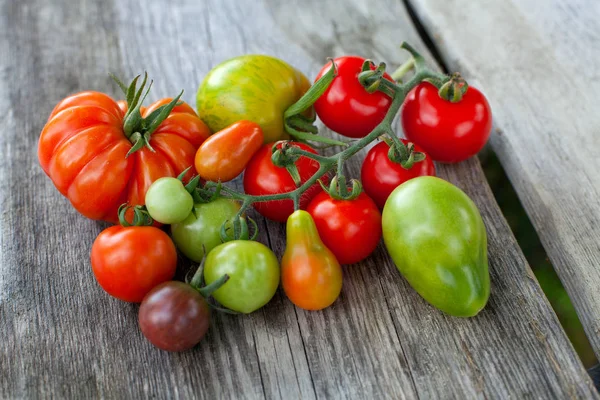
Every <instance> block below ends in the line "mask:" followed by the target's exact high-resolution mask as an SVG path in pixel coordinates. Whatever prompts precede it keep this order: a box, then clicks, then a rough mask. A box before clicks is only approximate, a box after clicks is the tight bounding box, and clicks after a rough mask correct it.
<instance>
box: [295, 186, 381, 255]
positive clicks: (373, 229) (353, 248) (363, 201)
mask: <svg viewBox="0 0 600 400" xmlns="http://www.w3.org/2000/svg"><path fill="white" fill-rule="evenodd" d="M306 211H307V212H308V213H309V214H310V215H311V216H312V217H313V220H314V222H315V225H316V227H317V230H318V232H319V237H320V238H321V240H322V241H323V243H324V244H325V246H327V248H328V249H329V250H331V252H332V253H333V254H334V255H335V257H336V258H337V260H338V261H339V262H340V264H354V263H357V262H359V261H362V260H364V259H365V258H367V257H368V256H369V255H370V254H371V253H372V252H373V251H374V250H375V248H376V247H377V244H378V243H379V240H380V239H381V213H380V212H379V210H378V209H377V205H376V204H375V203H374V202H373V200H371V198H370V197H369V196H368V195H367V194H366V193H364V192H362V193H360V195H358V197H356V198H354V199H351V200H344V199H335V198H332V197H331V196H330V195H329V193H327V192H325V191H323V192H321V193H319V194H318V195H317V196H315V198H314V199H313V200H312V201H311V202H310V204H309V205H308V207H307V208H306Z"/></svg>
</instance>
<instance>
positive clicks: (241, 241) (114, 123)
mask: <svg viewBox="0 0 600 400" xmlns="http://www.w3.org/2000/svg"><path fill="white" fill-rule="evenodd" d="M334 62H335V66H336V67H337V71H336V75H335V78H334V79H333V81H332V82H331V84H330V85H329V87H328V88H327V89H326V90H325V91H324V93H323V94H322V95H321V96H320V97H319V98H318V99H317V100H316V102H315V103H314V110H315V111H316V113H317V115H318V116H319V118H320V119H321V121H323V123H324V124H325V125H326V126H327V127H329V128H330V129H331V130H333V131H335V132H337V133H339V134H341V135H344V136H346V137H350V138H362V137H365V136H366V135H368V134H369V133H370V132H371V131H372V130H373V129H374V128H375V127H376V126H377V125H378V124H380V123H381V121H382V120H383V119H384V118H385V117H386V115H387V113H388V110H389V108H390V105H391V103H392V99H391V98H390V96H389V95H387V94H386V93H383V92H380V91H375V92H373V93H370V92H368V91H367V90H366V89H365V87H364V86H363V85H362V84H361V83H360V82H359V80H358V79H357V75H358V73H359V72H360V70H361V67H362V66H363V65H364V62H365V60H364V59H362V58H359V57H341V58H338V59H336V60H334ZM329 68H331V65H326V66H325V67H324V68H323V70H322V71H321V73H320V74H319V76H317V80H318V79H319V78H320V77H321V76H322V75H323V74H326V73H327V72H328V71H329ZM384 79H387V80H389V81H390V82H393V80H392V78H391V77H390V76H389V75H387V74H385V75H384ZM117 82H118V83H119V85H120V86H121V88H122V89H123V92H124V94H125V97H126V101H119V102H117V101H115V100H113V99H112V98H110V97H109V96H107V95H105V94H102V93H98V92H83V93H79V94H76V95H73V96H70V97H68V98H66V99H64V100H63V101H61V102H60V103H59V104H58V105H57V106H56V107H55V109H54V110H53V111H52V113H51V115H50V117H49V120H48V122H47V124H46V126H45V127H44V129H43V131H42V133H41V137H40V141H39V149H38V155H39V160H40V163H41V166H42V168H43V169H44V171H45V172H46V173H47V174H48V176H49V177H50V178H51V179H52V181H53V182H54V184H55V186H56V187H57V189H58V190H59V191H60V192H61V193H62V194H63V195H64V196H66V197H67V198H68V199H69V200H70V201H71V203H72V205H73V206H74V207H75V208H76V209H77V210H78V211H79V212H80V213H81V214H83V215H84V216H86V217H89V218H92V219H97V220H105V221H110V222H120V224H119V225H115V226H112V227H109V228H107V229H106V230H104V231H103V232H101V233H100V235H99V236H98V237H97V239H96V240H95V242H94V244H93V246H92V251H91V264H92V269H93V272H94V275H95V277H96V279H97V281H98V283H99V284H100V285H101V286H102V288H103V289H104V290H105V291H106V292H108V293H109V294H110V295H112V296H114V297H116V298H119V299H121V300H124V301H128V302H141V306H140V310H139V324H140V328H141V330H142V332H143V333H144V335H145V336H146V337H147V338H148V339H149V340H150V341H151V342H152V343H153V344H154V345H156V346H157V347H159V348H162V349H165V350H171V351H180V350H185V349H187V348H190V347H192V346H194V345H195V344H196V343H198V342H199V341H200V340H201V339H202V337H203V336H204V335H205V334H206V332H207V329H208V326H209V314H210V313H209V306H212V307H215V308H220V307H224V308H225V309H227V310H230V311H233V312H240V313H250V312H253V311H255V310H257V309H259V308H260V307H262V306H264V305H265V304H266V303H268V302H269V301H270V299H271V298H272V297H273V296H274V294H275V293H276V290H277V288H278V287H279V284H280V282H281V285H282V287H283V289H284V292H285V294H286V295H287V296H288V297H289V299H290V300H291V301H292V302H293V303H294V304H296V305H297V306H299V307H302V308H305V309H309V310H319V309H323V308H325V307H328V306H329V305H331V304H332V303H333V302H334V301H335V300H336V299H337V297H338V296H339V294H340V292H341V288H342V269H341V267H340V264H353V263H357V262H359V261H361V260H363V259H365V258H366V257H368V256H369V255H370V254H371V253H372V252H373V251H374V249H375V247H376V246H377V244H378V242H379V241H380V239H381V236H382V227H383V236H384V239H385V243H386V246H387V247H388V250H389V251H390V254H391V255H392V258H393V259H394V261H396V264H397V265H398V264H399V262H398V259H400V258H403V257H408V256H409V255H410V257H412V258H411V260H412V261H406V260H404V261H402V262H401V263H403V264H404V265H409V266H410V265H414V260H420V261H421V262H428V260H425V259H424V257H425V256H424V255H423V252H424V251H425V252H428V251H432V253H435V252H437V251H439V250H440V247H439V244H438V247H437V248H435V243H434V244H431V243H430V244H429V245H430V246H433V247H430V248H425V247H423V245H420V246H421V249H420V250H419V251H417V250H415V251H412V250H411V246H412V244H411V243H400V241H402V240H403V238H406V237H410V239H407V240H408V241H410V240H412V241H415V240H418V239H415V238H416V237H418V236H419V235H422V232H423V225H422V223H423V219H427V218H432V216H433V215H438V216H439V218H440V219H439V220H438V221H437V222H436V223H437V226H436V227H435V229H439V230H441V234H442V235H446V239H447V240H449V241H451V242H452V246H454V250H448V249H446V250H445V251H442V253H443V254H444V256H446V257H455V258H456V259H457V260H458V261H459V262H460V261H461V260H462V259H464V258H469V257H470V255H471V254H472V253H473V252H474V251H476V252H479V255H481V253H482V251H481V249H475V248H474V247H473V246H477V245H479V247H481V245H482V243H481V241H482V240H483V242H485V229H483V233H482V230H481V226H482V223H481V222H480V221H481V218H480V217H479V214H478V212H477V210H476V207H475V206H474V205H473V204H472V202H470V200H469V199H468V198H467V197H466V195H464V193H462V192H461V191H460V190H458V189H457V188H454V187H453V186H452V185H450V184H448V183H446V182H443V181H441V180H438V179H436V180H435V181H428V180H425V181H420V183H419V184H418V186H419V187H417V188H414V187H410V186H407V185H406V184H405V185H402V184H403V183H404V182H407V181H409V180H411V182H416V181H417V179H414V180H412V178H416V177H419V176H433V175H435V168H434V164H433V160H437V161H443V162H456V161H461V160H464V159H466V158H468V157H470V156H472V155H474V154H475V153H477V152H478V151H479V150H480V149H481V148H482V147H483V145H484V144H485V142H486V141H487V138H488V136H489V132H490V129H491V114H490V109H489V105H488V104H487V101H486V100H485V98H484V97H483V95H482V94H481V93H480V92H479V91H477V90H476V89H475V88H469V90H468V91H466V93H464V95H463V96H462V99H461V101H460V102H456V103H453V102H449V101H447V100H445V99H443V98H441V97H440V95H439V94H438V89H437V88H436V87H435V86H434V85H432V84H431V83H420V84H418V85H417V86H416V87H415V88H414V89H413V90H411V91H410V93H408V95H407V96H406V99H405V101H404V104H403V106H402V110H401V124H402V128H403V131H404V133H405V135H406V138H407V140H403V143H404V144H408V143H409V141H410V142H412V143H415V146H414V151H416V152H421V153H423V154H425V158H424V159H422V160H419V161H418V162H415V163H414V165H413V166H412V167H410V168H408V169H407V168H406V166H405V165H401V164H400V163H398V162H397V161H395V160H394V157H393V156H391V155H390V146H392V147H393V146H394V143H393V141H391V140H384V141H382V142H381V143H379V144H377V145H376V146H374V147H373V148H372V149H371V150H370V151H369V152H368V154H367V156H366V158H365V160H364V162H363V165H362V170H361V180H362V187H363V188H364V192H360V190H359V191H355V192H356V193H353V194H349V193H348V191H347V189H346V188H345V187H344V188H343V190H342V192H343V193H344V194H343V195H336V194H335V193H334V192H333V191H329V190H325V189H326V188H325V185H324V184H323V185H322V186H321V185H320V184H319V183H314V184H313V185H312V186H310V188H308V190H306V191H304V192H303V193H302V195H301V196H300V198H299V201H298V203H299V208H300V209H299V210H296V211H295V210H294V205H295V204H294V201H293V200H292V199H290V198H287V199H278V200H269V201H260V202H259V201H257V202H254V201H253V202H252V205H253V206H254V208H255V209H256V210H257V211H258V212H259V213H260V214H262V215H263V216H264V217H266V218H268V219H271V220H274V221H279V222H286V223H287V246H286V250H285V253H284V254H283V258H282V261H281V266H280V264H279V262H278V259H277V257H276V255H275V254H274V253H273V252H272V251H271V250H270V249H269V248H268V247H266V246H264V245H263V244H261V243H259V242H256V241H253V240H247V239H248V237H249V228H248V226H249V224H248V221H247V220H246V219H247V218H246V217H245V215H244V213H243V212H242V211H244V209H241V208H240V207H243V203H244V201H243V200H244V197H239V196H238V198H236V197H235V196H229V198H228V196H227V193H234V192H233V191H232V190H229V189H228V190H226V189H225V188H223V190H222V192H221V194H220V193H219V191H218V190H217V191H216V193H215V192H214V191H213V193H212V195H210V194H211V193H210V192H209V190H208V189H206V188H208V187H209V185H205V183H206V182H209V183H210V182H219V185H218V187H219V188H220V184H221V183H225V182H228V181H231V180H233V179H235V178H236V177H238V176H239V175H240V174H241V173H242V172H243V173H244V176H243V186H244V192H245V195H244V196H271V195H277V194H281V193H289V192H292V191H294V190H296V189H297V188H298V187H299V186H300V185H302V184H304V183H305V182H307V181H308V180H309V179H311V177H313V176H314V174H315V173H317V172H318V171H319V170H320V163H319V161H318V158H315V157H309V156H305V155H302V156H300V157H296V158H295V159H293V160H292V161H293V168H292V169H290V168H286V167H283V166H281V165H278V163H276V162H275V160H274V153H275V152H277V150H282V149H284V148H289V147H294V148H297V149H301V150H303V151H305V152H306V154H309V155H310V154H315V155H317V151H316V150H315V149H314V148H312V147H311V146H309V145H308V144H306V143H301V142H294V141H288V139H289V136H288V134H287V132H286V129H285V125H286V122H285V120H284V113H285V110H286V109H288V108H289V107H290V106H291V105H293V104H294V103H295V102H296V101H298V100H299V99H300V98H301V97H302V95H303V94H304V93H305V92H306V91H307V90H308V89H309V88H310V86H311V85H310V83H309V81H308V80H307V79H306V77H304V75H302V74H301V73H300V72H298V71H297V70H296V69H294V68H293V67H291V66H289V65H288V64H287V63H285V62H283V61H281V60H278V59H275V58H272V57H267V56H242V57H237V58H234V59H232V60H228V61H226V62H224V63H222V64H220V65H219V66H217V67H216V68H215V69H213V70H212V71H211V72H210V73H209V74H208V75H207V76H206V78H205V79H204V81H203V83H202V84H201V85H200V88H199V90H198V98H197V107H198V114H196V112H195V111H194V110H193V109H192V108H191V107H190V106H189V105H187V104H186V103H184V102H181V101H179V96H178V97H176V98H174V99H163V100H160V101H158V102H156V103H154V104H152V105H151V106H149V107H147V108H146V107H143V106H142V103H143V100H144V98H145V97H146V95H147V90H145V88H146V77H144V80H143V82H141V85H140V87H139V88H138V82H139V77H138V78H136V79H135V80H134V81H133V82H132V83H131V84H130V85H129V86H126V85H124V84H123V83H121V82H120V81H117ZM309 112H310V110H309ZM306 120H307V121H310V119H309V118H307V119H306ZM211 132H214V133H213V134H211ZM191 166H192V167H193V168H192V169H190V167H191ZM194 169H195V173H194V171H193V170H194ZM338 173H340V171H338ZM334 179H337V178H334ZM326 180H327V176H324V177H323V182H326ZM438 181H440V182H438ZM323 182H321V183H323ZM441 182H443V183H441ZM343 185H344V186H345V183H343ZM400 185H402V187H406V188H407V189H406V190H404V192H401V191H399V190H398V187H399V186H400ZM446 185H448V186H450V187H448V186H446ZM413 186H414V185H413ZM213 188H214V186H213ZM390 196H391V197H390ZM461 196H463V197H461ZM231 197H233V198H231ZM388 198H389V200H388ZM432 199H433V200H432ZM432 201H433V203H432ZM448 201H451V202H453V205H452V207H453V209H450V208H452V207H447V206H445V205H444V202H448ZM390 202H392V203H394V204H393V206H388V205H386V203H387V204H390ZM240 203H242V204H240ZM384 206H385V208H384ZM416 208H418V209H419V210H421V211H417V212H415V210H416ZM381 210H383V221H382V214H381ZM453 213H454V214H455V217H453V218H454V219H453V220H452V221H450V222H449V223H448V224H446V225H444V222H443V219H444V218H445V217H444V215H454V214H453ZM461 218H462V220H461ZM459 220H460V221H459ZM440 221H441V222H440ZM236 224H237V226H236ZM406 224H410V225H411V226H412V227H414V229H413V231H412V232H407V231H406V230H404V231H402V232H400V231H399V229H400V226H401V225H406ZM453 224H454V225H453ZM456 224H458V226H459V228H458V230H459V231H460V230H461V229H462V232H463V233H460V232H459V233H456V232H455V233H451V232H450V231H451V230H452V229H455V230H456V229H457V228H456V226H455V225H456ZM166 225H169V230H170V236H169V235H168V234H167V233H166V232H165V231H166V229H165V227H166ZM465 227H466V228H465ZM471 228H472V229H471ZM419 229H420V231H419ZM228 232H230V233H231V232H236V233H235V234H234V235H231V237H228ZM386 233H389V234H388V236H389V238H388V237H386ZM482 234H483V239H482V237H481V235H482ZM452 235H459V236H460V235H462V236H460V237H458V236H457V240H459V241H460V240H463V241H465V240H466V241H467V242H469V243H471V245H470V246H471V248H464V249H462V250H461V249H460V245H457V241H456V240H454V241H453V239H452V237H451V236H452ZM469 235H478V236H477V237H474V236H473V237H470V236H469ZM421 239H422V240H423V241H427V240H430V239H431V238H427V237H422V238H421ZM472 239H475V240H472ZM457 246H458V248H459V249H458V250H456V249H457ZM483 246H484V247H485V243H483ZM413 247H414V246H413ZM177 249H178V250H179V251H180V252H181V253H182V254H183V255H185V256H186V257H188V258H189V259H190V260H192V261H194V262H197V263H201V268H199V270H198V271H197V272H196V274H195V275H194V277H193V278H192V279H191V281H189V282H186V283H184V282H179V281H174V280H173V279H174V276H175V271H176V265H177ZM453 251H454V253H456V254H453V253H452V252H453ZM461 251H462V253H461ZM459 253H461V254H459ZM483 253H485V251H483ZM484 255H485V254H484ZM411 263H412V264H411ZM466 264H468V262H466ZM464 265H465V264H463V266H464ZM398 267H399V269H400V268H401V267H400V265H398ZM408 269H410V268H408ZM401 272H403V273H404V274H405V276H406V277H407V279H408V280H409V282H410V283H411V284H412V285H413V286H415V288H416V289H417V291H419V293H420V294H421V295H423V297H425V298H426V299H427V300H428V301H430V302H431V303H432V304H434V305H436V306H437V307H439V308H441V309H443V310H445V311H447V312H450V313H452V314H456V315H474V314H476V313H477V312H478V311H479V310H480V309H481V307H483V305H484V304H485V302H486V301H487V294H489V279H488V281H487V288H486V287H485V276H484V273H483V272H481V271H479V272H476V273H475V275H477V274H479V275H481V279H479V278H478V277H475V278H473V275H472V274H469V273H467V274H466V275H464V274H463V275H464V276H462V275H461V277H459V278H457V279H455V281H456V282H458V284H460V283H461V282H463V281H464V282H467V281H469V282H471V283H470V284H472V282H475V286H477V285H479V286H480V287H476V288H475V289H473V290H475V291H476V292H477V293H476V295H474V296H473V295H471V294H472V291H463V292H464V294H463V295H461V296H464V297H465V300H464V301H463V303H465V302H467V303H468V302H470V303H469V304H466V305H465V306H464V307H462V308H461V307H460V306H455V305H451V306H449V307H446V306H445V305H444V304H443V302H444V301H446V302H447V300H448V299H442V300H441V301H438V299H437V298H436V296H437V295H438V294H437V293H436V290H435V285H433V286H434V287H433V289H432V287H431V285H430V286H429V287H424V286H423V285H422V284H421V283H420V282H418V279H417V280H415V279H411V277H410V271H408V270H407V269H406V268H405V270H404V271H403V270H402V269H401ZM461 273H462V272H461ZM485 274H487V260H485ZM446 278H447V277H446ZM435 279H437V278H433V281H435ZM433 281H432V282H433ZM456 282H455V284H457V283H456ZM464 282H463V283H464ZM481 282H483V283H481ZM465 284H466V283H465ZM458 289H462V288H458ZM429 292H431V295H430V294H428V293H429ZM467 297H469V299H466V298H467ZM207 299H208V300H209V301H207ZM213 300H214V301H213ZM461 301H462V300H460V299H459V301H458V302H459V303H460V302H461ZM451 303H456V301H454V300H453V301H451ZM453 307H454V308H453Z"/></svg>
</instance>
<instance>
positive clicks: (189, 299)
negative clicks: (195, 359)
mask: <svg viewBox="0 0 600 400" xmlns="http://www.w3.org/2000/svg"><path fill="white" fill-rule="evenodd" d="M209 322H210V309H209V308H208V304H207V303H206V300H204V297H202V295H200V293H199V292H198V291H197V290H196V289H194V288H193V287H191V286H190V285H188V284H185V283H183V282H177V281H169V282H165V283H162V284H160V285H158V286H156V287H155V288H154V289H152V290H151V291H150V292H149V293H148V294H147V295H146V297H144V300H143V301H142V304H141V306H140V312H139V324H140V328H141V330H142V333H143V334H144V336H145V337H146V339H148V340H149V341H150V343H152V344H153V345H155V346H156V347H158V348H159V349H162V350H167V351H183V350H187V349H190V348H192V347H194V346H195V345H196V344H198V343H199V342H200V340H202V338H203V337H204V335H205V334H206V331H207V330H208V326H209Z"/></svg>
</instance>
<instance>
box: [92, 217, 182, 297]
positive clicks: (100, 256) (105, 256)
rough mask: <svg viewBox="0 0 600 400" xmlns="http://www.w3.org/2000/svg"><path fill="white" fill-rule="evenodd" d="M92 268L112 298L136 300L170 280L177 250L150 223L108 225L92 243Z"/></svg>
mask: <svg viewBox="0 0 600 400" xmlns="http://www.w3.org/2000/svg"><path fill="white" fill-rule="evenodd" d="M91 258H92V270H93V271H94V275H95V276H96V280H97V281H98V283H99V284H100V286H102V288H103V289H104V290H105V291H106V292H108V294H110V295H111V296H113V297H116V298H118V299H121V300H124V301H129V302H134V303H139V302H141V301H142V300H143V298H144V296H145V295H146V294H147V293H148V292H149V291H150V290H152V288H154V287H155V286H156V285H158V284H160V283H163V282H166V281H169V280H171V279H173V276H174V275H175V268H176V267H177V250H175V245H174V244H173V242H172V241H171V238H169V236H168V235H167V234H166V233H164V232H163V231H161V230H160V229H158V228H156V227H153V226H130V227H123V226H121V225H115V226H111V227H110V228H107V229H105V230H103V231H102V232H101V233H100V235H98V237H97V238H96V240H95V241H94V244H93V245H92V255H91Z"/></svg>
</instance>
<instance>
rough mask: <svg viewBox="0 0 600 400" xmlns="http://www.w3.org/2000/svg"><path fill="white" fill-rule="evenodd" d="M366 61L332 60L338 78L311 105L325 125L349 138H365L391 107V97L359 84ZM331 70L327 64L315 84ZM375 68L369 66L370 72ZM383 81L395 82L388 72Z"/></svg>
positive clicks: (359, 59) (357, 58)
mask: <svg viewBox="0 0 600 400" xmlns="http://www.w3.org/2000/svg"><path fill="white" fill-rule="evenodd" d="M365 60H366V59H365V58H362V57H357V56H344V57H338V58H336V59H334V60H333V62H334V63H335V65H336V67H337V76H336V77H335V78H334V79H333V82H332V83H331V84H330V85H329V87H328V88H327V90H326V91H325V93H323V95H322V96H321V97H319V99H318V100H317V101H316V102H315V104H314V107H315V111H316V112H317V115H318V116H319V118H320V119H321V121H322V122H323V123H324V124H325V126H327V127H328V128H329V129H331V130H332V131H334V132H337V133H339V134H340V135H344V136H347V137H351V138H361V137H364V136H366V135H368V134H369V133H370V132H371V131H372V130H373V129H374V128H375V127H376V126H377V125H378V124H379V123H380V122H381V121H383V119H384V118H385V115H386V114H387V111H388V110H389V108H390V106H391V104H392V99H391V97H389V96H388V95H386V94H384V93H383V92H380V91H376V92H374V93H369V92H367V89H365V87H364V86H363V85H362V84H361V83H360V82H359V80H358V75H359V74H360V73H361V72H362V66H363V64H364V62H365ZM330 68H332V66H331V63H328V64H326V65H325V66H324V67H323V68H322V69H321V71H320V72H319V74H318V75H317V77H316V78H315V81H317V80H319V78H321V76H323V75H324V74H325V73H326V72H327V71H328V70H329V69H330ZM375 68H376V67H375V66H374V65H373V66H372V67H371V69H372V70H375ZM383 78H384V79H387V80H388V81H390V82H394V80H393V79H392V77H391V76H390V75H388V74H387V73H385V74H384V75H383Z"/></svg>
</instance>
